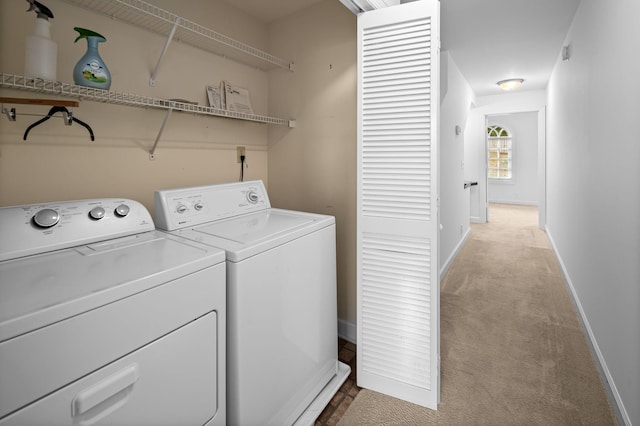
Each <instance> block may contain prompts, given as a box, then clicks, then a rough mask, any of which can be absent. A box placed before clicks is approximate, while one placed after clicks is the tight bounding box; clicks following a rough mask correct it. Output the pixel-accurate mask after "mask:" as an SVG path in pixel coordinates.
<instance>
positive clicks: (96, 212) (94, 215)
mask: <svg viewBox="0 0 640 426" xmlns="http://www.w3.org/2000/svg"><path fill="white" fill-rule="evenodd" d="M104 215H105V211H104V209H103V208H102V207H99V206H98V207H94V208H92V209H91V211H90V212H89V217H91V219H95V220H100V219H102V218H103V217H104Z"/></svg>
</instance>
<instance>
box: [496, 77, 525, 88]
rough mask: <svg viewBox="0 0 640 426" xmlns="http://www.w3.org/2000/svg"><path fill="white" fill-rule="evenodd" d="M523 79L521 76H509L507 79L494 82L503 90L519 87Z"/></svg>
mask: <svg viewBox="0 0 640 426" xmlns="http://www.w3.org/2000/svg"><path fill="white" fill-rule="evenodd" d="M523 81H524V79H522V78H510V79H508V80H500V81H499V82H497V83H496V84H497V85H498V86H500V88H502V89H503V90H514V89H517V88H518V87H520V85H521V84H522V82H523Z"/></svg>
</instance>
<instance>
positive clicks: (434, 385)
mask: <svg viewBox="0 0 640 426" xmlns="http://www.w3.org/2000/svg"><path fill="white" fill-rule="evenodd" d="M439 10H440V9H439V3H438V1H435V0H420V1H415V2H412V3H406V4H403V5H400V6H393V7H389V8H385V9H378V10H375V11H371V12H366V13H363V14H361V15H359V16H358V231H357V233H358V260H357V262H358V336H357V348H358V349H357V350H358V357H357V361H358V365H357V370H358V371H357V373H358V385H359V386H361V387H364V388H368V389H371V390H374V391H378V392H381V393H385V394H388V395H391V396H394V397H396V398H401V399H404V400H407V401H410V402H413V403H415V404H419V405H422V406H425V407H429V408H433V409H435V408H436V407H437V404H438V401H439V372H438V369H439V363H438V358H439V315H440V314H439V303H440V297H439V295H440V293H439V278H438V277H439V274H438V206H437V204H438V202H437V197H438V194H437V191H438V181H437V177H438V170H437V166H438V153H437V140H438V134H437V127H438V113H437V109H438V103H439V81H440V80H439V70H440V66H439V32H440V31H439V19H440V12H439Z"/></svg>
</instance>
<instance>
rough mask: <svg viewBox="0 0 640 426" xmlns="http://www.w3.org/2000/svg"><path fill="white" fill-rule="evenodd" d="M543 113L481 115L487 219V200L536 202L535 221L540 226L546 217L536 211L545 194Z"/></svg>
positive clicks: (500, 202) (517, 203)
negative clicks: (536, 219) (536, 220)
mask: <svg viewBox="0 0 640 426" xmlns="http://www.w3.org/2000/svg"><path fill="white" fill-rule="evenodd" d="M541 115H542V119H541ZM543 116H544V112H542V113H541V112H540V111H522V112H508V113H499V114H487V115H485V128H484V129H483V130H484V140H485V161H486V163H485V168H484V169H485V176H484V177H485V185H486V186H485V188H486V192H485V194H486V204H485V205H486V221H487V222H488V221H490V217H491V215H490V209H489V204H490V203H499V204H514V205H525V206H536V207H537V208H538V210H539V211H538V225H539V227H540V228H542V229H543V228H544V225H545V223H546V217H544V214H541V212H540V210H541V208H544V206H545V202H544V200H545V198H546V191H545V186H544V181H545V180H546V179H545V176H544V174H545V169H546V167H545V158H544V152H545V147H544V144H545V138H544V117H543ZM541 121H542V122H541Z"/></svg>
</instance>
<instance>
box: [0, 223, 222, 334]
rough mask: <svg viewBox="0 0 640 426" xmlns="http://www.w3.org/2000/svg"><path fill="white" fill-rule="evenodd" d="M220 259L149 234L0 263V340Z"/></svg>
mask: <svg viewBox="0 0 640 426" xmlns="http://www.w3.org/2000/svg"><path fill="white" fill-rule="evenodd" d="M224 260H225V256H224V252H223V251H222V250H220V249H217V248H214V247H208V246H205V245H202V244H198V243H196V242H194V241H189V240H185V239H183V238H179V237H177V236H175V235H171V234H167V233H164V232H160V231H149V232H146V233H142V234H137V235H132V236H127V237H121V238H115V239H111V240H105V241H101V242H97V243H93V244H89V245H82V246H78V247H73V248H68V249H63V250H57V251H53V252H50V253H43V254H39V255H33V256H27V257H22V258H19V259H13V260H7V261H3V262H0V276H2V280H0V342H2V341H4V340H6V339H9V338H11V337H15V336H17V335H20V334H23V333H27V332H29V331H32V330H35V329H37V328H39V327H44V326H47V325H49V324H52V323H54V322H57V321H61V320H64V319H66V318H69V317H71V316H74V315H78V314H80V313H82V312H86V311H87V310H90V309H94V308H97V307H99V306H102V305H105V304H108V303H112V302H114V301H116V300H119V299H123V298H125V297H128V296H131V295H133V294H135V293H139V292H142V291H145V290H147V289H149V288H152V287H155V286H157V285H161V284H164V283H166V282H169V281H172V280H175V279H178V278H181V277H184V276H186V275H189V274H192V273H194V272H196V271H199V270H202V269H204V268H207V267H209V266H213V265H217V264H219V263H221V262H224ZM141 315H144V312H141Z"/></svg>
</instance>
